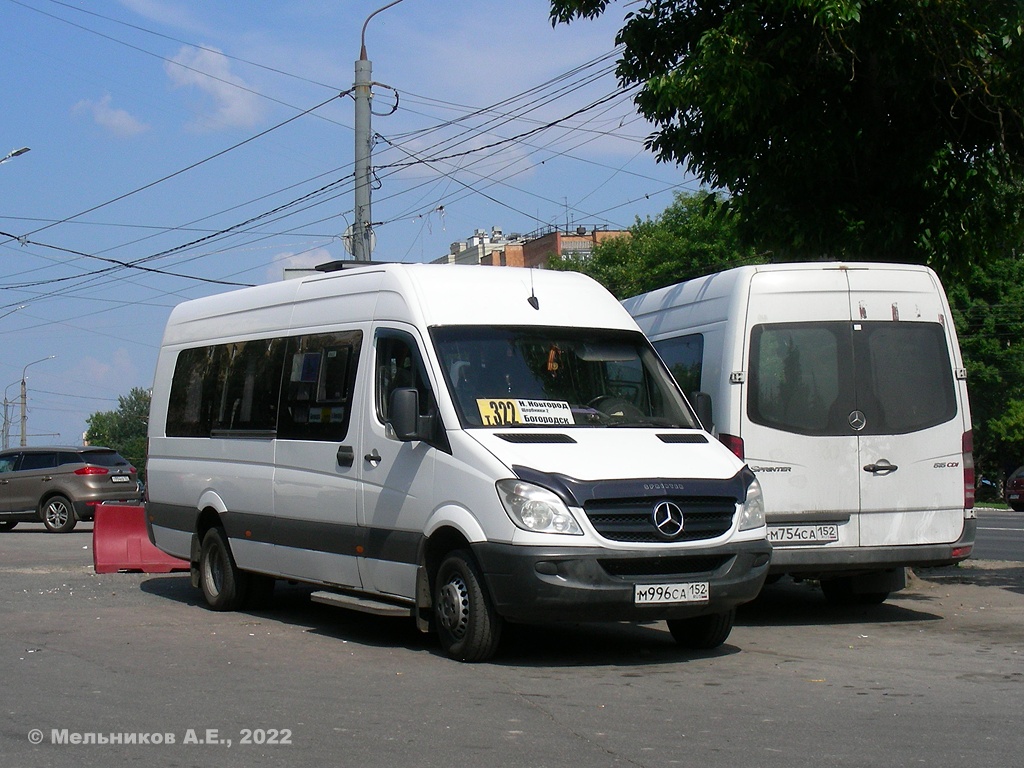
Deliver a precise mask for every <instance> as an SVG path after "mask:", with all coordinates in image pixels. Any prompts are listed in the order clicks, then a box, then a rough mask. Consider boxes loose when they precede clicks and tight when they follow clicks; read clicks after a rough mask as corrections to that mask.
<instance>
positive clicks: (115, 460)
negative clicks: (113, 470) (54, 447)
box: [65, 451, 128, 467]
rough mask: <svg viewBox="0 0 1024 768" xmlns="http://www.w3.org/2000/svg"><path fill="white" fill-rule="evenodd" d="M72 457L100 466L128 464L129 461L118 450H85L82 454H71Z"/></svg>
mask: <svg viewBox="0 0 1024 768" xmlns="http://www.w3.org/2000/svg"><path fill="white" fill-rule="evenodd" d="M70 458H72V460H73V461H78V462H86V463H87V464H95V465H96V466H99V467H126V466H128V462H127V461H126V460H125V459H124V457H122V456H121V454H119V453H118V452H117V451H83V452H82V453H81V454H70ZM65 463H71V462H65Z"/></svg>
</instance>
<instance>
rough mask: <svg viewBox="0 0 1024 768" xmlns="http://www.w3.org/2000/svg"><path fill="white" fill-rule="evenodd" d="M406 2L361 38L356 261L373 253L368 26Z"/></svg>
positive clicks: (354, 234) (354, 88)
mask: <svg viewBox="0 0 1024 768" xmlns="http://www.w3.org/2000/svg"><path fill="white" fill-rule="evenodd" d="M400 2H402V0H394V1H393V2H390V3H388V4H387V5H385V6H383V7H381V8H378V9H377V10H376V11H374V12H373V13H371V14H370V15H369V16H367V17H366V21H365V22H363V31H362V34H361V35H360V36H359V60H358V61H357V62H356V79H355V83H354V84H353V86H352V91H353V95H354V98H355V102H356V126H355V133H356V150H355V182H356V183H355V203H356V205H355V211H354V213H355V223H354V224H353V225H352V258H354V259H355V260H356V261H369V260H370V251H372V250H373V243H372V237H373V218H372V217H371V215H370V151H371V147H372V146H373V134H372V133H371V130H370V114H371V103H372V101H373V91H372V86H373V80H372V78H371V75H372V74H373V64H372V63H371V62H370V60H369V59H368V58H366V25H367V24H369V23H370V19H372V18H373V17H374V16H376V15H377V14H378V13H380V12H381V11H386V10H387V9H388V8H390V7H391V6H393V5H398V4H399V3H400Z"/></svg>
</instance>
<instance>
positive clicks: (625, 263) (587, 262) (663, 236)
mask: <svg viewBox="0 0 1024 768" xmlns="http://www.w3.org/2000/svg"><path fill="white" fill-rule="evenodd" d="M721 202H722V200H721V198H720V196H718V195H715V194H705V193H700V194H683V193H677V194H676V196H675V200H674V201H673V203H672V204H671V205H670V206H669V207H668V208H666V209H665V210H664V211H663V212H662V213H661V214H659V215H658V216H656V217H655V218H653V219H651V218H647V219H645V220H640V219H639V218H638V219H637V220H636V223H635V224H634V225H633V226H632V227H630V229H629V235H628V236H623V237H617V238H614V239H612V240H606V241H604V242H603V243H600V244H598V245H597V246H596V247H595V249H594V251H593V253H592V254H591V255H590V256H588V257H579V256H574V255H567V256H564V257H560V258H559V257H554V258H552V260H551V261H550V263H549V266H550V267H551V268H552V269H571V270H574V271H577V272H583V273H585V274H588V275H590V276H591V277H593V278H594V279H595V280H597V281H598V282H599V283H601V284H602V285H604V286H605V287H606V288H608V290H610V291H611V292H612V293H613V294H615V296H616V297H618V298H620V299H623V298H626V297H627V296H635V295H637V294H638V293H644V292H646V291H653V290H654V289H655V288H661V287H662V286H665V285H671V284H673V283H677V282H680V281H682V280H689V279H691V278H694V277H699V276H700V275H706V274H709V273H711V272H717V271H719V270H722V269H728V268H730V267H735V266H739V265H741V264H754V263H762V262H763V261H764V259H762V258H761V257H759V256H758V254H757V253H756V252H755V251H754V250H753V249H752V248H750V247H747V246H745V245H743V244H742V243H741V241H740V237H739V235H738V233H737V224H738V220H737V216H736V214H735V213H734V212H732V211H730V210H728V209H727V208H724V207H723V206H722V205H721Z"/></svg>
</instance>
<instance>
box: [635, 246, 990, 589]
mask: <svg viewBox="0 0 1024 768" xmlns="http://www.w3.org/2000/svg"><path fill="white" fill-rule="evenodd" d="M623 303H624V306H625V307H626V309H627V310H628V311H629V312H630V314H632V315H633V317H634V318H635V319H636V320H637V322H638V324H639V325H640V327H641V329H642V330H643V331H644V332H645V333H646V335H647V336H648V337H649V338H650V339H651V341H652V342H653V343H654V346H655V348H656V349H657V350H658V352H659V353H660V355H661V357H662V358H663V359H664V360H665V362H666V363H667V364H668V365H669V367H670V369H671V370H672V372H673V374H674V376H675V378H676V380H677V381H678V382H679V384H680V386H681V387H682V388H683V389H684V391H686V392H694V391H699V392H700V393H703V394H695V395H694V397H695V399H696V401H697V402H700V401H703V400H705V398H706V397H707V396H710V412H711V413H712V414H713V416H711V417H710V420H711V421H713V422H714V424H713V429H714V431H715V432H716V433H717V436H718V438H719V439H720V440H721V441H722V442H723V443H725V444H726V445H728V446H729V447H730V448H731V449H732V450H733V451H734V452H735V453H736V455H737V456H739V457H740V458H741V459H744V460H745V461H746V462H747V464H748V466H749V467H750V469H751V470H753V472H754V474H755V475H757V478H758V480H759V481H760V482H761V485H762V487H763V490H764V498H765V512H766V516H767V521H768V537H769V540H770V541H771V543H772V545H773V552H772V564H771V574H770V575H769V579H773V578H774V577H777V576H779V575H782V574H791V575H794V576H796V577H798V578H815V579H820V581H821V587H822V589H823V591H824V593H825V595H826V597H827V598H829V600H831V601H834V602H839V603H851V602H852V603H871V602H882V601H884V600H885V599H886V597H887V596H888V595H889V593H890V592H893V591H896V590H899V589H902V588H903V586H905V567H906V566H915V565H916V566H929V565H931V566H935V565H948V564H952V563H956V562H958V561H960V560H963V559H964V558H966V557H967V556H968V555H969V554H970V552H971V549H972V547H973V544H974V534H975V528H976V520H975V515H974V509H973V508H974V464H973V459H972V455H971V451H972V445H971V414H970V408H969V406H968V401H967V383H966V373H965V369H964V364H963V361H962V359H961V356H960V348H959V345H958V344H957V337H956V330H955V329H954V327H953V321H952V316H951V314H950V309H949V304H948V303H947V301H946V295H945V292H944V291H943V289H942V286H941V284H940V283H939V280H938V278H937V277H936V275H935V273H934V272H933V271H932V270H930V269H928V268H927V267H923V266H912V265H906V264H877V263H827V262H814V263H801V264H774V265H768V266H746V267H739V268H736V269H730V270H727V271H724V272H720V273H718V274H714V275H709V276H707V277H702V278H698V279H695V280H690V281H687V282H684V283H679V284H677V285H672V286H669V287H667V288H662V289H659V290H656V291H651V292H650V293H647V294H644V295H642V296H636V297H634V298H631V299H627V300H626V301H625V302H623ZM698 410H700V409H699V408H698ZM702 419H703V420H704V421H705V424H704V426H705V427H707V428H708V429H712V424H711V423H708V421H709V418H708V417H702Z"/></svg>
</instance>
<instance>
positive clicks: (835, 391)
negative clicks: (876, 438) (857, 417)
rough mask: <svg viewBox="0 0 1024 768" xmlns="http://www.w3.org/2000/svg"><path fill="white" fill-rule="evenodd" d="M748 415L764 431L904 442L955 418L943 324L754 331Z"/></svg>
mask: <svg viewBox="0 0 1024 768" xmlns="http://www.w3.org/2000/svg"><path fill="white" fill-rule="evenodd" d="M749 370H750V382H749V387H748V390H747V413H748V415H749V416H750V419H751V420H752V421H754V422H755V423H758V424H764V425H766V426H771V427H775V428H777V429H782V430H785V431H788V432H796V433H799V434H810V435H851V434H856V432H855V430H854V429H853V428H852V427H851V426H850V415H851V414H852V413H853V412H854V411H860V412H861V413H863V415H864V418H865V425H864V428H863V429H862V430H861V431H860V434H870V435H878V434H902V433H907V432H913V431H917V430H920V429H926V428H928V427H932V426H935V425H937V424H941V423H943V422H946V421H949V420H950V419H952V418H953V417H954V416H955V415H956V391H955V385H954V381H953V372H952V369H951V367H950V362H949V353H948V350H947V347H946V340H945V333H944V331H943V328H942V326H940V325H938V324H937V323H906V322H904V323H868V322H859V323H844V322H837V323H786V324H774V325H759V326H755V327H754V329H753V331H752V332H751V338H750V361H749Z"/></svg>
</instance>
